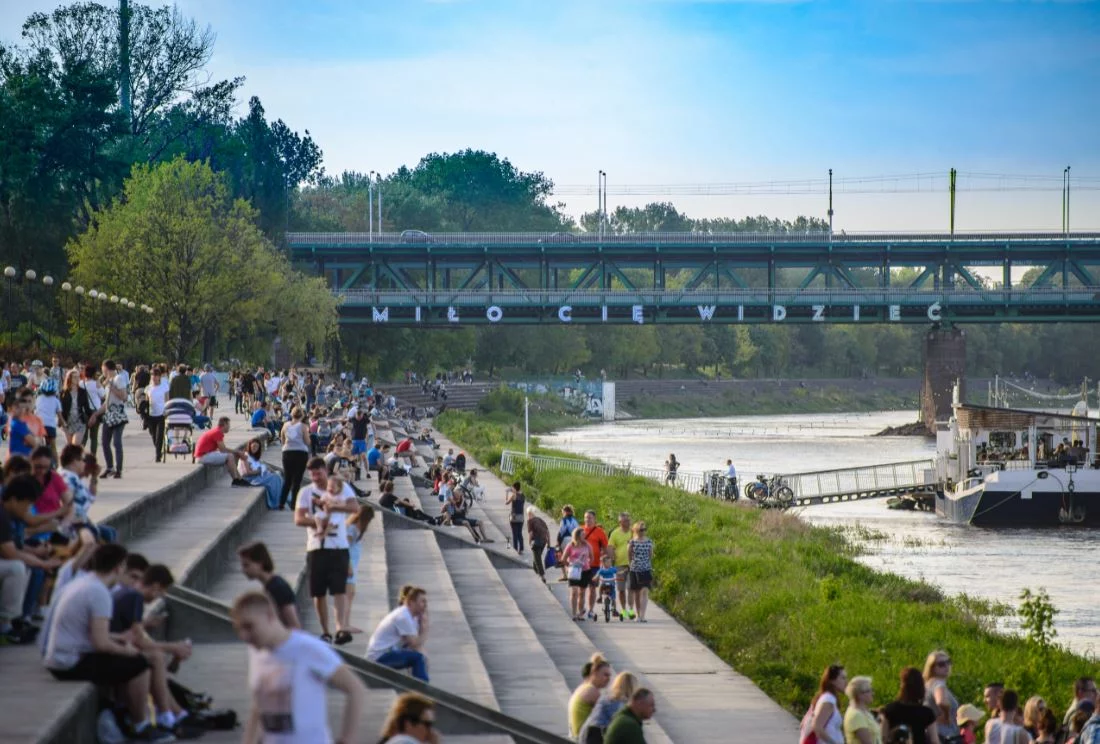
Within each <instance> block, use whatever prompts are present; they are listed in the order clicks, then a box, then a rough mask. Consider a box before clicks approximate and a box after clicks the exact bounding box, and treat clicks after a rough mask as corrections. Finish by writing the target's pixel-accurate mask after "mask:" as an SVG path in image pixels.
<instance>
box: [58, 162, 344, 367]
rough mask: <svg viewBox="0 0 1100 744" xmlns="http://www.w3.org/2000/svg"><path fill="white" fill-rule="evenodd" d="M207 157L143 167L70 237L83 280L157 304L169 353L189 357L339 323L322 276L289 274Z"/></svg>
mask: <svg viewBox="0 0 1100 744" xmlns="http://www.w3.org/2000/svg"><path fill="white" fill-rule="evenodd" d="M256 219H257V215H256V212H255V210H254V209H253V208H252V207H251V206H249V205H248V203H247V202H245V201H244V200H242V199H234V198H233V197H232V194H231V192H230V189H229V185H228V182H227V179H226V178H225V177H224V176H222V175H219V174H217V173H215V172H214V171H213V170H212V169H211V168H210V166H209V165H207V164H205V163H189V162H187V161H185V160H184V159H183V158H177V159H175V160H172V161H171V162H168V163H162V164H159V165H155V166H150V165H136V166H134V169H133V171H132V174H131V177H130V178H129V179H128V180H127V182H126V184H125V188H124V191H123V195H122V196H121V197H120V198H118V199H116V200H115V201H114V202H113V203H112V204H111V205H110V206H108V207H107V208H105V209H103V210H101V211H99V212H98V213H96V214H95V215H94V220H93V223H92V225H91V227H89V228H88V230H87V231H86V232H85V233H84V234H82V235H80V236H79V237H78V238H76V239H74V240H73V241H71V242H70V243H69V246H68V253H69V258H70V260H71V262H72V264H73V277H74V281H78V282H81V283H82V284H84V285H85V286H89V287H91V286H95V287H101V288H105V289H107V290H108V291H111V292H112V293H116V292H117V293H119V294H122V293H125V294H126V295H127V296H129V297H136V298H141V301H142V302H145V303H146V304H149V305H151V306H152V307H153V308H154V309H155V311H156V313H157V317H158V318H159V322H160V337H161V338H162V340H163V343H164V350H165V351H166V352H168V353H170V354H172V355H173V357H174V358H176V359H184V358H187V357H188V355H189V354H190V353H191V352H192V351H193V350H194V348H195V347H196V346H197V345H198V344H199V342H200V341H204V342H205V343H204V347H205V348H204V349H203V351H204V356H207V358H209V356H208V355H209V354H210V353H211V349H212V348H213V346H212V344H211V343H210V341H211V339H210V336H211V335H213V334H214V333H215V332H217V331H218V330H219V329H220V330H221V332H222V334H223V339H224V340H225V341H226V342H231V341H232V340H234V338H238V339H240V338H253V337H255V336H257V335H263V336H269V337H273V336H274V335H281V336H282V337H283V338H284V339H290V340H291V341H292V342H295V343H299V344H304V343H305V341H306V340H313V341H317V340H321V339H324V338H326V337H327V336H328V335H329V334H330V333H332V332H333V330H334V329H335V323H336V301H335V299H334V298H333V296H332V294H331V293H330V292H329V291H328V290H327V288H325V287H324V284H323V282H322V281H319V280H318V279H306V278H305V277H302V276H301V275H299V274H297V273H296V272H293V271H291V270H290V267H289V266H288V264H287V263H286V261H285V259H284V258H282V256H281V255H279V254H278V253H276V252H275V250H274V249H273V247H272V246H271V244H270V243H269V242H268V241H267V240H266V239H265V238H264V237H263V234H262V233H261V232H260V230H259V229H258V227H257V226H256Z"/></svg>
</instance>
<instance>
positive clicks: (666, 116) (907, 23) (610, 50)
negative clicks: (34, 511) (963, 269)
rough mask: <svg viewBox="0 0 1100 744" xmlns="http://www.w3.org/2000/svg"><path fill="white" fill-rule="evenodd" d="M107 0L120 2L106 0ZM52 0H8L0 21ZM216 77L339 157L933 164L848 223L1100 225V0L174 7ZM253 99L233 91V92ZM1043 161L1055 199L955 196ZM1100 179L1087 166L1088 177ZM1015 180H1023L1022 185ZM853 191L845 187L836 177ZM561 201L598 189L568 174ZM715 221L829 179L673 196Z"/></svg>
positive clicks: (790, 202)
mask: <svg viewBox="0 0 1100 744" xmlns="http://www.w3.org/2000/svg"><path fill="white" fill-rule="evenodd" d="M108 1H109V0H108ZM56 4H57V3H55V2H48V1H47V0H23V1H22V2H12V1H11V0H8V1H7V2H2V3H0V6H2V7H0V37H2V38H4V39H5V40H13V39H15V38H16V36H17V34H18V27H19V24H20V22H21V20H22V18H23V16H24V15H25V14H26V12H27V11H28V10H30V9H38V8H52V7H55V5H56ZM14 6H19V7H14ZM179 7H180V9H181V10H182V11H183V12H184V13H186V14H187V15H190V16H192V17H194V18H196V19H197V20H199V21H200V22H202V23H209V24H210V25H211V26H212V27H213V28H214V30H215V31H216V32H217V34H218V43H217V47H216V54H215V58H214V60H213V63H212V71H213V73H214V74H215V75H217V76H219V77H228V76H231V75H245V76H246V77H247V83H246V86H245V97H247V96H248V95H253V94H255V95H259V96H260V97H261V99H262V100H263V102H264V105H265V107H266V109H267V111H268V114H269V115H270V116H272V117H279V118H282V119H284V120H285V121H286V122H287V123H288V124H289V125H290V126H291V127H293V128H295V129H299V130H301V129H307V128H308V129H309V130H310V131H311V132H312V133H313V135H314V136H315V138H316V139H317V140H318V142H319V144H320V145H321V147H322V148H323V149H324V151H325V165H326V168H327V169H328V170H329V171H330V172H339V171H341V170H344V169H355V170H361V171H368V170H372V169H373V170H381V171H390V170H392V169H394V168H396V167H398V166H399V165H401V164H410V165H411V164H415V162H416V161H417V160H418V159H419V158H420V157H421V156H422V155H424V154H425V153H428V152H432V151H454V150H457V149H460V148H464V147H475V148H484V149H488V150H493V151H496V152H498V153H500V154H501V155H503V156H506V157H508V158H510V159H511V160H512V161H513V162H514V163H515V164H516V165H517V166H519V167H520V168H523V169H526V170H541V171H543V172H545V173H546V174H547V175H548V176H550V177H551V178H552V179H553V180H554V181H555V182H556V183H557V184H560V185H563V186H567V185H576V184H593V185H594V183H595V180H596V171H597V170H598V169H600V168H602V169H604V170H606V171H607V172H608V173H609V184H610V187H611V194H610V197H609V202H610V206H611V207H614V206H615V205H616V204H630V205H633V204H640V203H644V202H645V201H649V200H656V199H664V198H668V197H664V196H654V195H640V196H627V195H622V194H616V189H617V188H619V187H621V186H622V185H626V184H708V183H717V182H721V183H740V182H765V181H772V180H787V179H809V178H822V177H824V176H825V174H826V171H827V169H828V168H833V169H834V170H835V172H836V175H837V178H838V179H840V178H851V177H855V176H876V175H882V174H913V173H935V174H940V175H939V176H936V177H935V178H928V179H925V181H922V182H921V184H922V185H923V186H926V188H927V190H928V193H924V194H903V195H896V194H852V193H838V195H837V199H836V203H835V208H836V220H837V227H838V228H844V229H848V230H872V229H922V230H928V229H940V228H945V227H946V224H947V195H946V182H947V177H946V173H947V171H948V169H949V168H951V167H956V168H958V169H959V171H960V172H961V173H962V174H963V176H962V177H961V178H960V186H961V187H962V188H963V189H964V190H963V191H962V192H961V193H960V194H959V197H958V223H957V224H958V226H959V228H960V229H981V228H986V229H1013V228H1015V229H1023V228H1031V229H1059V228H1060V226H1061V193H1060V190H1059V189H1060V178H1061V173H1062V169H1063V167H1064V166H1065V165H1067V164H1070V165H1072V173H1073V176H1074V182H1075V183H1076V184H1077V185H1078V187H1077V190H1076V191H1075V192H1074V195H1073V199H1072V204H1073V219H1072V222H1073V225H1074V227H1076V228H1082V229H1083V228H1086V227H1091V228H1096V229H1100V190H1097V191H1088V190H1086V186H1092V187H1093V188H1096V189H1100V4H1098V3H1095V2H1064V3H1058V2H1034V3H1028V2H993V1H988V2H987V1H982V0H977V1H974V2H901V1H900V0H899V1H894V0H876V1H874V2H848V1H844V0H836V1H835V2H830V1H826V0H821V1H818V2H751V1H743V2H728V1H722V0H709V1H706V0H695V1H693V0H631V1H627V0H541V1H540V2H536V1H534V0H531V1H528V0H434V1H433V0H400V1H393V2H367V1H366V0H361V1H360V2H353V1H352V0H312V1H311V2H301V1H299V0H233V1H232V2H228V1H227V0H180V2H179ZM242 108H243V101H242ZM979 172H981V173H1005V174H1042V175H1047V176H1050V177H1051V178H1052V179H1053V180H1052V181H1051V184H1052V185H1053V190H1051V191H1046V192H1013V191H998V192H992V193H975V192H971V191H967V190H965V189H966V188H967V187H968V186H969V185H972V184H974V183H976V181H974V180H973V179H972V178H970V177H969V176H968V174H970V173H979ZM1089 179H1093V180H1091V181H1090V180H1089ZM1010 183H1011V182H1010ZM842 190H843V189H838V191H842ZM562 199H563V201H565V202H566V204H567V206H568V209H569V211H570V212H572V213H574V214H579V213H580V212H581V211H583V210H586V209H592V208H594V206H595V200H596V197H595V196H594V195H586V194H578V193H577V191H576V190H575V189H574V190H571V191H569V193H568V195H567V196H563V197H562ZM672 200H673V201H674V202H675V203H676V204H677V206H679V207H680V208H681V209H684V210H686V211H688V212H689V213H691V214H695V215H703V216H719V215H723V216H743V215H745V214H768V215H772V216H778V217H793V216H795V215H797V214H814V215H818V216H824V213H825V210H826V204H825V201H824V197H823V196H822V195H817V194H813V195H806V194H797V195H790V196H776V195H767V196H766V195H742V196H721V197H718V196H698V195H686V196H677V197H674V198H672Z"/></svg>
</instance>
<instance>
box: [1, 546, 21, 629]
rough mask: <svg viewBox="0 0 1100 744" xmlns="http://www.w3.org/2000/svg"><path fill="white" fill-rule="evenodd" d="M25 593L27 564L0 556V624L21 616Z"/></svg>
mask: <svg viewBox="0 0 1100 744" xmlns="http://www.w3.org/2000/svg"><path fill="white" fill-rule="evenodd" d="M26 593H27V566H26V564H25V563H23V561H21V560H18V559H16V560H11V561H9V560H4V559H3V558H0V626H2V625H6V624H8V623H10V622H11V621H12V620H14V619H15V618H17V617H22V616H23V597H24V596H25V595H26Z"/></svg>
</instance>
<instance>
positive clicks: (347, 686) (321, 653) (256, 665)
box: [232, 592, 367, 744]
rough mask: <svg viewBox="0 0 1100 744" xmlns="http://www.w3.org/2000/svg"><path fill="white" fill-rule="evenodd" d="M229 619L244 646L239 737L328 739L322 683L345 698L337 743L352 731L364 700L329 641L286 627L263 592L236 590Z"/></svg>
mask: <svg viewBox="0 0 1100 744" xmlns="http://www.w3.org/2000/svg"><path fill="white" fill-rule="evenodd" d="M232 614H233V625H234V627H235V628H236V629H237V635H238V636H240V638H241V640H242V641H244V642H245V643H247V644H248V645H249V646H250V647H251V648H250V649H249V651H250V653H249V663H248V686H249V688H250V689H251V691H252V710H251V711H250V713H249V715H248V720H247V721H246V722H245V729H244V741H247V742H263V744H330V743H331V742H332V741H333V738H332V732H331V731H329V727H328V711H327V701H326V699H325V691H326V688H327V687H332V688H333V689H336V690H339V691H340V692H342V693H343V694H344V696H345V697H346V698H347V702H346V703H345V704H344V714H343V716H342V718H341V723H340V736H339V737H338V738H337V739H336V743H337V744H351V742H353V741H362V740H363V736H361V735H357V734H358V733H359V732H358V729H359V719H360V717H361V715H362V712H363V708H364V706H365V704H366V699H367V690H366V688H365V687H364V686H363V683H362V682H361V681H360V680H359V678H358V677H357V676H356V675H355V673H354V672H352V671H351V669H349V668H348V667H347V666H346V665H345V664H343V663H342V662H341V661H340V657H339V655H337V653H336V652H335V651H333V650H332V649H331V648H329V646H327V645H326V644H324V643H322V642H321V641H319V640H317V639H316V638H314V637H313V636H311V635H309V634H308V633H306V632H304V631H301V630H297V629H294V630H289V629H287V628H286V626H284V625H283V623H282V621H281V620H279V615H278V613H277V612H276V610H275V606H274V605H273V604H272V603H271V599H270V598H268V596H267V595H266V594H264V593H263V592H248V593H247V594H242V595H241V596H240V597H238V598H237V601H236V602H234V603H233V613H232Z"/></svg>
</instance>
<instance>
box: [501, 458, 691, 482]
mask: <svg viewBox="0 0 1100 744" xmlns="http://www.w3.org/2000/svg"><path fill="white" fill-rule="evenodd" d="M521 462H530V463H531V464H532V465H534V467H535V472H536V473H542V472H544V471H547V470H566V471H569V472H571V473H584V474H585V475H602V476H611V477H615V476H623V475H631V476H639V477H642V478H648V479H650V480H654V481H657V482H659V483H666V484H667V485H670V486H673V487H675V488H679V489H682V490H684V491H693V492H698V491H700V490H701V489H702V488H703V474H702V473H688V472H685V471H682V470H681V471H679V472H677V473H676V478H675V480H673V481H671V482H669V481H667V480H666V477H667V471H665V470H663V469H661V468H644V467H637V466H634V465H609V464H607V463H605V462H593V461H592V460H578V459H574V458H571V457H554V456H551V455H525V454H523V453H522V452H515V451H513V450H504V452H502V453H501V457H500V470H501V472H503V473H507V474H509V475H511V474H512V473H514V472H515V469H516V465H518V464H519V463H521Z"/></svg>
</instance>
